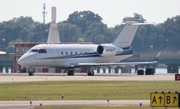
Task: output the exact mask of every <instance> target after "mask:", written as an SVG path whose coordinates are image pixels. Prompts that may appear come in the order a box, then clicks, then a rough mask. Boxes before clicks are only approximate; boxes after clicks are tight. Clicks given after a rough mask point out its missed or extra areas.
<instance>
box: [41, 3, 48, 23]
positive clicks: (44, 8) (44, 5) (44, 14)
mask: <svg viewBox="0 0 180 109" xmlns="http://www.w3.org/2000/svg"><path fill="white" fill-rule="evenodd" d="M42 14H43V23H44V24H45V23H46V22H45V17H46V14H47V12H46V4H45V3H44V4H43V12H42Z"/></svg>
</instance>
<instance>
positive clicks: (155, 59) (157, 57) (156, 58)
mask: <svg viewBox="0 0 180 109" xmlns="http://www.w3.org/2000/svg"><path fill="white" fill-rule="evenodd" d="M160 55H161V51H160V52H158V54H157V55H156V57H155V58H154V61H158V60H159V56H160Z"/></svg>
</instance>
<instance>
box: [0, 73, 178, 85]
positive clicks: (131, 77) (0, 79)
mask: <svg viewBox="0 0 180 109" xmlns="http://www.w3.org/2000/svg"><path fill="white" fill-rule="evenodd" d="M26 75H27V74H26ZM44 75H45V74H38V76H36V74H35V76H28V75H27V76H25V75H24V74H23V75H20V74H19V75H11V76H4V75H3V76H1V74H0V83H4V82H12V81H13V82H32V81H46V80H47V81H74V80H76V81H77V80H78V81H86V80H93V81H94V80H97V81H102V80H103V81H164V80H165V81H174V80H175V75H174V74H164V75H160V74H158V75H135V74H121V75H120V74H109V75H107V74H106V75H105V76H102V74H101V75H96V76H85V75H82V76H64V75H63V76H62V75H60V76H59V75H56V76H54V75H53V76H52V75H46V76H44Z"/></svg>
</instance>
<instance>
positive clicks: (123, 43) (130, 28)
mask: <svg viewBox="0 0 180 109" xmlns="http://www.w3.org/2000/svg"><path fill="white" fill-rule="evenodd" d="M140 25H149V24H148V23H138V22H135V21H129V22H126V23H125V24H123V26H122V28H121V30H120V32H119V33H118V35H117V36H116V38H115V39H114V40H113V42H112V44H113V45H115V46H117V47H120V48H126V47H130V45H131V43H132V41H133V39H134V36H135V34H136V31H137V29H138V27H139V26H140Z"/></svg>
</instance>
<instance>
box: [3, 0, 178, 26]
mask: <svg viewBox="0 0 180 109" xmlns="http://www.w3.org/2000/svg"><path fill="white" fill-rule="evenodd" d="M43 3H45V4H46V10H47V15H46V23H49V22H50V21H51V7H52V6H55V7H57V21H63V20H66V19H67V18H68V15H69V14H71V13H73V12H74V11H84V10H90V11H92V12H94V13H95V14H99V15H100V16H101V17H102V18H103V22H104V23H105V24H107V25H108V26H109V27H114V26H115V25H117V24H120V23H121V22H122V20H123V18H124V17H133V13H138V14H141V15H143V18H144V19H146V21H147V22H150V23H152V22H155V23H163V22H164V21H165V20H166V19H167V18H168V17H169V18H171V17H175V16H176V15H180V0H0V22H2V21H8V20H11V19H12V18H14V17H20V16H31V17H32V18H33V19H34V20H35V21H39V22H43V17H42V11H43Z"/></svg>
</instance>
